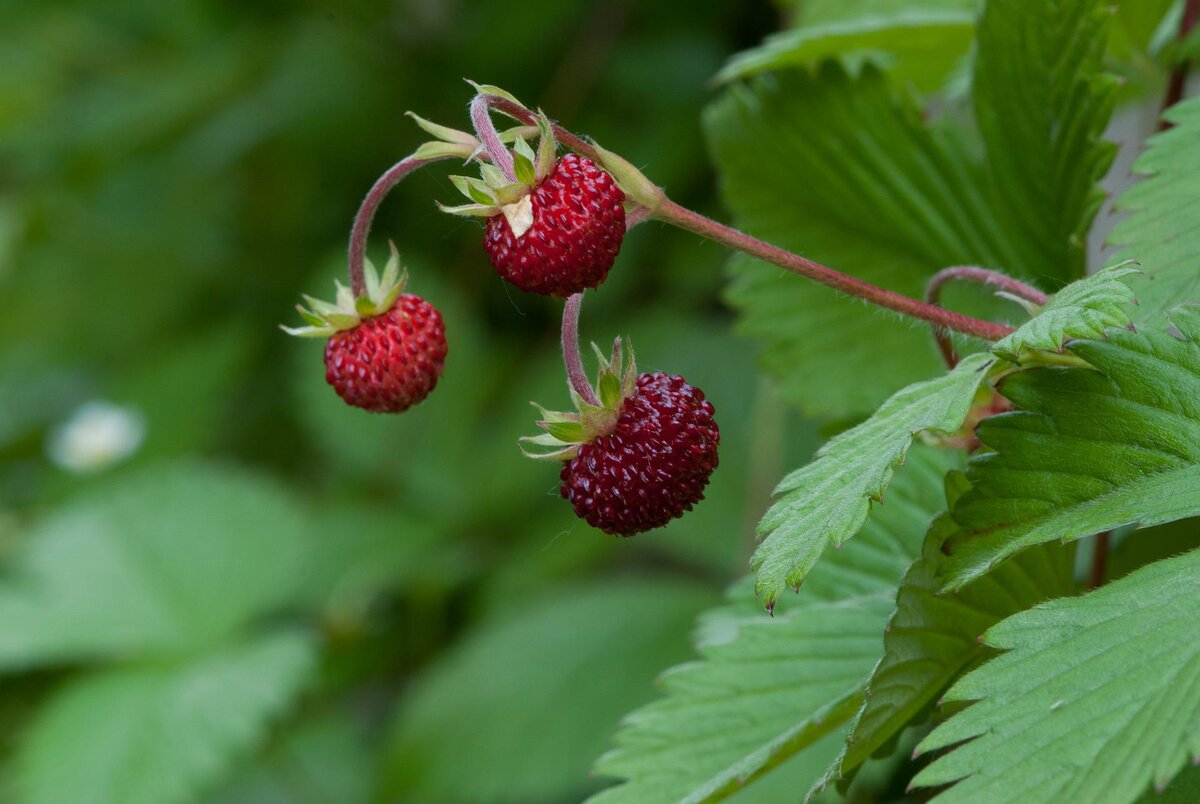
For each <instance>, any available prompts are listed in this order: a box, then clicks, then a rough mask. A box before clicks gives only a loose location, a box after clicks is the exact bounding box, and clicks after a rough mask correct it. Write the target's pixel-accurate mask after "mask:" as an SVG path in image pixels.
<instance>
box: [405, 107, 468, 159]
mask: <svg viewBox="0 0 1200 804" xmlns="http://www.w3.org/2000/svg"><path fill="white" fill-rule="evenodd" d="M405 114H406V115H408V116H409V117H411V118H412V119H413V121H414V122H415V123H416V124H417V125H418V126H419V127H420V128H421V130H422V131H424V132H425V133H427V134H431V135H433V136H434V137H436V138H437V139H435V140H431V141H429V142H424V143H422V144H421V145H420V146H419V147H418V148H417V150H416V151H414V152H413V157H414V158H416V159H444V158H446V157H450V156H457V157H460V158H462V159H469V158H470V157H471V154H472V153H474V152H475V149H476V148H478V147H479V140H477V139H475V135H474V134H471V133H469V132H466V131H460V130H459V129H456V128H450V127H449V126H443V125H439V124H438V123H434V122H431V121H429V120H426V119H425V118H424V117H421V116H420V115H418V114H415V113H413V112H405Z"/></svg>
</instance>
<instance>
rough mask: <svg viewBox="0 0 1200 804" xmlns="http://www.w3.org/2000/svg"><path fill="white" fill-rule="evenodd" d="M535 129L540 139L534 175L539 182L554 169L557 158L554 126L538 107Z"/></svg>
mask: <svg viewBox="0 0 1200 804" xmlns="http://www.w3.org/2000/svg"><path fill="white" fill-rule="evenodd" d="M537 130H538V136H539V138H540V139H539V140H538V149H537V159H536V160H535V167H536V170H535V171H534V175H535V176H536V177H537V180H538V182H541V181H542V179H544V178H546V177H547V176H549V175H550V172H551V171H552V170H554V163H555V162H556V161H557V160H558V140H556V139H555V138H554V127H553V126H552V125H550V118H549V117H546V113H545V112H543V111H542V110H541V109H538V116H537Z"/></svg>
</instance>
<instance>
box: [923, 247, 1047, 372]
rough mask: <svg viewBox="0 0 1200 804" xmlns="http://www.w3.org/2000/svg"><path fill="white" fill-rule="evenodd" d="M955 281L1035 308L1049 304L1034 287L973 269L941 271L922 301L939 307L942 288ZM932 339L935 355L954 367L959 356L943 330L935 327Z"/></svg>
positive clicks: (930, 282)
mask: <svg viewBox="0 0 1200 804" xmlns="http://www.w3.org/2000/svg"><path fill="white" fill-rule="evenodd" d="M955 281H961V282H978V283H980V284H983V285H992V286H993V287H997V288H1000V289H1001V290H1003V291H1005V292H1007V293H1011V294H1012V295H1014V296H1017V297H1019V298H1022V299H1025V300H1026V301H1029V302H1033V303H1034V304H1037V305H1043V304H1045V303H1046V302H1047V301H1049V300H1050V297H1049V296H1047V295H1046V294H1045V293H1043V292H1042V291H1040V290H1038V289H1037V288H1035V287H1034V286H1033V285H1027V284H1025V283H1024V282H1021V281H1020V280H1018V279H1013V278H1012V277H1011V276H1007V275H1005V274H1002V273H1000V272H999V271H989V270H988V269H987V268H979V267H977V266H974V265H952V266H950V267H949V268H943V269H942V270H940V271H938V272H937V273H936V274H934V275H933V276H931V277H930V278H929V284H928V285H926V286H925V301H927V302H929V303H930V304H936V305H938V306H941V304H940V302H941V295H942V287H943V286H945V285H946V284H948V283H950V282H955ZM933 339H934V341H936V342H937V347H938V351H939V352H941V353H942V359H943V360H944V361H945V362H946V365H947V366H948V367H949V368H954V367H955V366H957V365H958V353H957V352H955V351H954V344H953V342H951V340H950V333H949V332H948V331H947V330H946V328H945V327H943V326H938V325H936V324H935V325H934V327H933Z"/></svg>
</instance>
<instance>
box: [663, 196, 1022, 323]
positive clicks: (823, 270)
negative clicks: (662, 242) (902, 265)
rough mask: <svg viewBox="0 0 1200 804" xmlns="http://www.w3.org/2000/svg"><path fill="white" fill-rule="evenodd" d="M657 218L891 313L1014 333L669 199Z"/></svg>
mask: <svg viewBox="0 0 1200 804" xmlns="http://www.w3.org/2000/svg"><path fill="white" fill-rule="evenodd" d="M655 217H656V218H658V219H659V220H662V221H665V222H666V223H670V224H673V225H675V226H678V227H680V228H681V229H687V230H688V231H689V232H695V233H696V234H698V235H701V236H702V237H706V238H708V239H710V240H715V241H717V242H718V243H721V244H723V245H726V246H728V247H729V248H732V249H736V250H737V251H741V252H743V253H745V254H749V255H750V256H752V257H758V258H759V259H760V260H765V261H767V262H769V263H771V264H773V265H778V266H779V267H780V268H784V269H786V270H788V271H791V272H792V273H796V274H800V275H801V276H804V277H807V278H809V279H812V280H814V281H816V282H820V283H821V284H822V285H827V286H828V287H831V288H833V289H834V290H839V291H841V292H842V293H845V294H847V295H850V296H854V297H857V298H859V299H863V300H864V301H868V302H870V303H872V304H875V305H878V306H880V307H884V308H886V309H888V310H895V311H896V312H897V313H902V314H903V315H907V316H911V317H913V318H919V319H921V320H923V321H928V322H930V323H932V324H937V325H939V326H943V327H946V328H948V329H952V330H954V331H956V332H961V333H963V334H965V335H973V336H975V337H977V338H983V339H985V340H989V341H996V340H999V339H1001V338H1003V337H1004V336H1005V335H1007V334H1008V333H1010V332H1012V328H1010V327H1006V326H1004V325H1003V324H994V323H992V322H990V321H980V320H979V319H977V318H971V317H970V316H965V315H961V314H959V313H955V312H951V311H950V310H946V309H944V308H942V307H938V306H936V305H933V304H927V303H926V302H923V301H919V300H917V299H913V298H910V297H909V296H905V295H904V294H902V293H896V292H895V291H892V290H888V289H887V288H881V287H879V286H878V285H873V284H871V283H870V282H866V281H864V280H862V279H859V278H858V277H854V276H850V275H848V274H844V273H842V272H841V271H835V270H834V269H833V268H830V267H828V266H825V265H822V264H821V263H819V262H816V261H814V260H810V259H807V258H806V257H801V256H800V255H799V254H793V253H792V252H790V251H786V250H784V249H782V248H779V247H778V246H773V245H771V244H770V243H764V242H763V241H762V240H759V239H757V238H754V237H751V236H750V235H748V234H745V233H744V232H739V231H738V230H737V229H734V228H732V227H730V226H726V225H725V224H723V223H718V222H717V221H714V220H712V219H711V218H706V217H704V216H703V215H701V214H699V213H697V212H692V211H691V210H690V209H687V208H685V207H681V206H679V205H678V204H676V203H675V202H674V201H671V200H670V199H664V200H663V202H662V205H661V206H660V208H659V209H658V211H657V212H656V214H655Z"/></svg>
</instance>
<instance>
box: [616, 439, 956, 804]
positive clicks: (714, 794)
mask: <svg viewBox="0 0 1200 804" xmlns="http://www.w3.org/2000/svg"><path fill="white" fill-rule="evenodd" d="M952 461H953V457H952V456H950V455H947V454H946V453H941V452H937V451H934V450H931V449H925V448H918V449H916V450H914V451H913V454H912V460H911V461H910V462H909V464H908V465H906V466H905V468H904V470H903V471H902V472H900V474H899V475H898V476H897V480H896V483H895V484H894V486H893V490H892V496H891V497H890V498H889V500H888V505H887V506H886V507H885V508H884V509H882V510H881V511H880V513H879V515H878V516H876V517H875V518H873V519H872V520H871V522H870V523H868V524H867V525H866V526H865V527H864V528H863V531H862V533H860V534H859V536H858V538H857V539H855V540H854V541H853V542H852V543H851V544H849V545H847V546H846V548H845V549H843V550H840V551H838V550H836V549H835V548H834V547H833V546H829V547H828V548H827V551H826V552H827V555H826V556H825V559H824V560H823V561H822V562H821V564H820V565H819V566H818V567H817V569H816V570H815V571H814V573H813V578H812V581H811V583H809V584H807V585H805V587H804V589H803V590H802V591H801V593H800V595H799V596H798V597H797V598H795V599H791V598H789V599H788V600H786V601H782V602H781V605H780V607H779V610H778V611H777V612H776V615H775V616H774V617H773V618H769V617H767V616H766V615H765V614H764V613H763V611H762V609H761V608H760V607H759V606H758V605H757V602H756V600H755V597H754V595H753V593H752V590H751V588H750V584H749V583H740V584H738V585H737V586H735V587H734V590H733V592H732V593H731V604H730V605H727V606H725V607H723V608H721V609H718V610H716V611H713V612H709V613H708V614H706V615H705V616H704V617H703V618H702V621H701V624H700V628H699V645H698V648H699V652H700V660H699V661H695V662H691V663H688V664H684V665H680V666H679V667H676V668H674V669H672V670H670V671H668V672H667V674H666V675H665V676H663V677H662V679H661V682H660V683H661V686H662V687H663V688H664V691H665V693H666V697H664V698H663V699H661V700H659V701H656V702H655V703H652V704H650V705H649V706H647V707H645V708H643V709H641V710H639V711H637V712H635V713H633V714H632V715H630V716H629V718H628V719H627V720H626V723H625V725H624V727H623V728H622V729H621V731H620V732H619V733H618V734H617V738H616V740H617V748H615V749H614V750H613V751H611V752H609V753H608V754H606V755H605V756H603V757H601V758H600V760H599V761H598V762H597V764H596V772H597V773H600V774H604V775H609V776H616V777H620V778H623V779H626V780H627V781H626V782H625V783H624V784H621V785H619V786H617V787H614V788H611V789H609V790H606V791H604V793H602V794H601V795H600V796H598V797H597V798H596V799H595V800H596V801H597V802H603V804H613V802H644V801H689V802H695V801H715V800H718V799H720V798H724V797H725V796H728V795H730V794H732V793H734V792H736V791H737V790H738V789H739V788H741V787H742V786H743V785H745V784H746V783H748V782H749V781H751V780H753V779H755V778H758V777H759V776H760V775H762V774H764V773H766V772H768V771H769V770H771V769H773V768H775V767H777V766H779V765H781V764H782V763H784V762H785V761H786V760H788V759H789V758H790V757H792V756H793V755H795V754H796V753H798V752H800V751H802V750H804V749H806V748H808V747H809V746H811V745H813V744H814V743H816V742H818V741H819V740H820V739H821V738H822V737H824V736H825V735H827V734H832V733H836V732H838V731H839V730H840V728H841V726H842V724H844V723H845V722H846V721H847V720H848V719H849V718H850V717H851V716H852V715H853V713H854V711H855V710H856V709H857V707H858V705H859V702H860V701H861V695H862V687H863V682H864V680H865V678H866V676H867V674H868V673H869V672H870V670H871V667H872V666H873V664H874V663H875V662H876V661H877V660H878V658H879V656H880V653H881V650H882V633H883V626H884V623H885V621H886V618H887V615H888V612H889V611H890V609H891V600H892V598H893V597H894V594H895V593H894V590H895V586H896V583H897V581H898V579H899V578H900V576H901V574H902V573H903V572H904V569H905V567H906V566H907V565H908V563H909V562H910V561H911V560H912V559H913V557H915V556H916V555H917V552H918V549H919V543H920V541H921V537H922V535H923V533H924V531H925V529H926V526H927V524H928V521H929V519H930V518H931V517H932V516H933V514H934V512H935V511H936V510H937V509H938V507H939V506H940V505H941V504H942V500H941V497H942V495H941V493H940V487H941V477H942V474H943V473H944V472H945V470H946V468H947V467H948V466H949V465H950V464H951V463H952ZM807 781H811V779H809V780H806V782H807Z"/></svg>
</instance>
